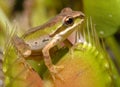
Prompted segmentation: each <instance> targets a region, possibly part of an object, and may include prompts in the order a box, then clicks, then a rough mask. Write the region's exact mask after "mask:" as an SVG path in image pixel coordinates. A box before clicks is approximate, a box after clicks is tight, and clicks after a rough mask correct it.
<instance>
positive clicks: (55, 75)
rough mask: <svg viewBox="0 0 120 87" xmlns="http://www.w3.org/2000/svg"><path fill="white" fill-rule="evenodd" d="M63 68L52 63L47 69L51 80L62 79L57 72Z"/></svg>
mask: <svg viewBox="0 0 120 87" xmlns="http://www.w3.org/2000/svg"><path fill="white" fill-rule="evenodd" d="M63 69H64V66H63V65H60V66H56V65H52V66H51V68H50V69H49V71H50V74H51V76H52V79H53V81H54V82H55V80H56V79H59V80H61V81H64V79H63V77H62V76H61V75H60V74H59V72H60V71H61V70H63Z"/></svg>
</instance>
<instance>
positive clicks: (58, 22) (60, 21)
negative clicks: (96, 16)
mask: <svg viewBox="0 0 120 87" xmlns="http://www.w3.org/2000/svg"><path fill="white" fill-rule="evenodd" d="M84 19H85V15H84V13H82V12H81V11H73V10H72V9H71V8H69V7H66V8H64V9H62V11H61V12H60V13H59V14H58V15H56V16H55V17H54V18H52V19H50V20H49V21H48V22H46V23H44V24H43V25H41V26H37V27H34V28H31V29H29V30H28V31H26V32H25V33H24V34H23V36H22V37H21V38H20V37H18V36H17V35H15V36H14V38H13V42H14V45H15V47H16V49H17V50H18V51H19V53H20V54H21V55H22V56H24V57H26V58H27V57H29V56H31V55H39V54H40V55H41V54H42V58H43V59H44V62H45V65H46V66H47V68H48V70H49V72H50V74H51V76H52V78H53V80H55V77H57V76H58V77H59V78H61V76H60V75H59V69H63V68H64V66H63V65H59V66H57V65H54V64H53V63H52V60H51V56H50V50H51V49H52V48H53V47H55V46H56V45H58V44H60V43H62V42H63V43H64V44H65V45H66V46H68V48H71V47H72V46H73V44H72V43H71V42H70V41H69V40H68V36H69V35H70V34H71V33H72V32H74V31H75V30H76V29H77V28H78V27H79V26H81V24H82V23H83V22H84ZM40 59H41V58H40Z"/></svg>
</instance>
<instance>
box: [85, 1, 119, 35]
mask: <svg viewBox="0 0 120 87" xmlns="http://www.w3.org/2000/svg"><path fill="white" fill-rule="evenodd" d="M83 3H84V11H85V14H86V17H89V16H91V17H92V19H93V22H94V23H95V25H96V30H97V32H98V35H99V36H100V37H107V36H110V35H112V34H114V33H116V32H117V30H118V29H119V26H120V20H119V19H120V10H119V9H120V5H119V3H120V0H83Z"/></svg>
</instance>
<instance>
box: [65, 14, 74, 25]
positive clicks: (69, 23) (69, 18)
mask: <svg viewBox="0 0 120 87" xmlns="http://www.w3.org/2000/svg"><path fill="white" fill-rule="evenodd" d="M73 23H74V19H73V17H71V16H68V17H66V18H65V19H64V24H65V25H67V26H70V25H73Z"/></svg>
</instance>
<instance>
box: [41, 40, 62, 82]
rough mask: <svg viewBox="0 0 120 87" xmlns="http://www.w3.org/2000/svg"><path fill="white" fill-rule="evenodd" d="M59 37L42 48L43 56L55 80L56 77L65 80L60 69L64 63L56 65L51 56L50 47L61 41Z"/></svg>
mask: <svg viewBox="0 0 120 87" xmlns="http://www.w3.org/2000/svg"><path fill="white" fill-rule="evenodd" d="M59 42H60V41H59V38H55V39H52V40H51V41H50V42H49V43H48V44H47V45H46V46H45V47H44V48H43V50H42V52H43V57H44V61H45V65H46V66H47V68H48V69H49V71H50V74H51V75H52V78H53V80H54V81H55V78H59V79H60V80H63V78H62V77H61V76H60V74H59V71H60V70H61V69H63V68H64V66H63V65H60V66H56V65H54V64H53V63H52V60H51V57H50V53H49V51H50V49H51V48H52V47H54V46H55V45H57V44H58V43H59Z"/></svg>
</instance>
